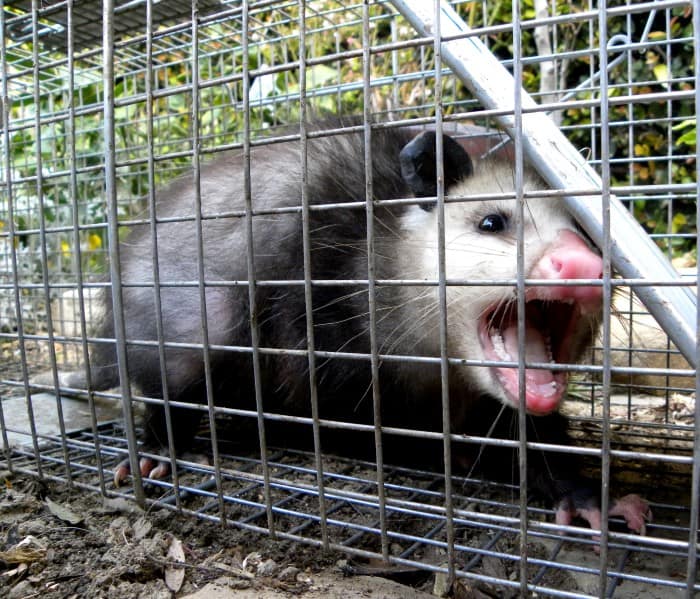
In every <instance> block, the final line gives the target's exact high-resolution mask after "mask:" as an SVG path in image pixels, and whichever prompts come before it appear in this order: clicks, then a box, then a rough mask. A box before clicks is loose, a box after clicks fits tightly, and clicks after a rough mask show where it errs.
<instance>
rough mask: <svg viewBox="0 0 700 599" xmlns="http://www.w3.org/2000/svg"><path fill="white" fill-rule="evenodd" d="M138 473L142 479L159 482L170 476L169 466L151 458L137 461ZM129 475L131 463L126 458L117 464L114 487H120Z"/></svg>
mask: <svg viewBox="0 0 700 599" xmlns="http://www.w3.org/2000/svg"><path fill="white" fill-rule="evenodd" d="M139 471H140V472H141V476H143V477H144V478H152V479H155V480H160V479H163V478H167V477H168V476H170V464H168V463H167V462H158V461H156V460H154V459H152V458H145V457H144V458H141V459H140V460H139ZM130 474H131V463H130V462H129V460H128V458H127V459H126V460H123V461H122V462H119V464H118V465H117V467H116V468H115V470H114V486H115V487H120V486H121V485H122V484H124V482H125V481H126V479H127V478H129V475H130Z"/></svg>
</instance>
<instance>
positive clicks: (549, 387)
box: [480, 297, 581, 414]
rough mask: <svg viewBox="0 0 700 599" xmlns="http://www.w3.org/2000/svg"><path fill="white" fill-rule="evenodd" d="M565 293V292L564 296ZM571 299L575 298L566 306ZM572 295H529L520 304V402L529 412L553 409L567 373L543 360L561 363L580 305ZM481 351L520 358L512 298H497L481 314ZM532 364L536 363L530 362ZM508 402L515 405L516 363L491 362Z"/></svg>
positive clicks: (500, 357) (509, 358)
mask: <svg viewBox="0 0 700 599" xmlns="http://www.w3.org/2000/svg"><path fill="white" fill-rule="evenodd" d="M567 299H568V298H567ZM570 304H574V306H571V305H570ZM575 304H576V302H575V301H572V302H569V301H551V300H541V299H538V298H536V297H535V298H532V299H530V300H528V301H527V303H526V305H525V311H526V312H525V316H526V322H525V343H524V348H523V349H524V352H523V353H524V356H523V358H524V360H525V362H526V363H527V364H528V367H527V368H526V370H525V384H526V388H525V402H526V407H527V410H528V412H530V413H532V414H548V413H550V412H552V411H553V410H555V409H556V408H557V406H558V405H559V402H560V400H561V398H562V396H563V395H564V392H565V391H566V381H567V375H566V373H565V372H563V371H560V370H552V369H550V368H548V367H545V366H542V365H549V364H559V363H566V361H567V360H568V359H569V357H570V355H571V347H570V343H571V341H572V333H571V332H572V330H575V329H576V327H577V326H578V324H579V323H578V318H579V317H580V316H581V313H580V311H578V310H577V309H576V307H575ZM480 340H481V344H482V347H483V349H484V356H485V357H486V359H488V360H492V361H497V362H510V363H511V364H512V363H513V362H515V363H517V362H518V361H519V358H520V355H521V352H520V351H519V349H520V348H519V345H520V344H519V338H518V320H517V310H516V303H515V301H512V302H508V303H505V304H499V305H498V306H497V307H495V308H494V309H493V310H492V311H489V312H487V313H486V314H485V316H484V318H483V319H482V321H481V325H480ZM533 364H537V365H538V366H536V367H533V366H532V365H533ZM492 371H493V374H494V375H495V378H496V380H497V381H498V383H499V384H500V386H501V388H502V390H503V393H504V394H505V398H506V399H507V400H508V402H509V403H511V404H513V405H516V406H517V405H518V404H519V402H520V397H521V393H520V390H519V388H518V387H519V381H520V377H519V374H518V369H517V368H513V367H512V365H511V366H505V365H504V366H498V365H496V366H494V367H493V368H492Z"/></svg>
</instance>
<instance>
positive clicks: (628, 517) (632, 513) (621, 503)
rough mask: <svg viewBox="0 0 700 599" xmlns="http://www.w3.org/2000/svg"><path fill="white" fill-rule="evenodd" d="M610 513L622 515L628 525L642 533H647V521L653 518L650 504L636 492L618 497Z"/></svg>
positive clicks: (611, 514)
mask: <svg viewBox="0 0 700 599" xmlns="http://www.w3.org/2000/svg"><path fill="white" fill-rule="evenodd" d="M608 515H610V516H622V517H623V518H624V519H625V522H627V527H628V528H629V529H630V530H633V531H634V532H637V533H639V534H640V535H644V534H646V532H647V522H649V521H651V519H652V513H651V508H650V507H649V504H648V503H647V502H646V501H645V500H644V499H642V498H641V497H640V496H639V495H635V494H634V493H631V494H630V495H625V496H624V497H620V499H617V500H616V501H615V502H614V503H613V504H612V506H611V507H610V509H609V510H608Z"/></svg>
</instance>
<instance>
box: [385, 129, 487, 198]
mask: <svg viewBox="0 0 700 599" xmlns="http://www.w3.org/2000/svg"><path fill="white" fill-rule="evenodd" d="M435 138H436V135H435V131H424V132H423V133H421V134H420V135H418V136H416V137H415V138H413V139H412V140H411V141H410V142H408V143H407V144H406V145H405V146H404V148H403V150H401V153H400V154H399V163H400V164H401V175H402V176H403V179H404V181H405V182H406V184H407V185H408V187H409V188H410V189H411V191H412V192H413V195H415V196H416V197H417V198H424V197H430V196H436V195H437V171H436V169H435ZM442 155H443V164H444V166H443V169H444V174H445V188H448V187H449V186H450V185H453V184H454V183H456V182H457V181H460V180H462V179H464V178H466V177H469V176H470V175H471V174H472V172H473V168H472V161H471V158H469V154H467V152H466V150H465V149H464V148H463V147H462V146H460V145H459V143H457V142H456V141H455V140H454V139H452V138H451V137H449V136H448V135H443V136H442ZM434 205H435V204H434V202H433V203H430V204H421V208H423V209H424V210H432V208H433V206H434Z"/></svg>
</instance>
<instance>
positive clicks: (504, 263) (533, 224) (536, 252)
mask: <svg viewBox="0 0 700 599" xmlns="http://www.w3.org/2000/svg"><path fill="white" fill-rule="evenodd" d="M542 185H543V184H542V183H541V181H539V180H537V179H536V178H535V177H532V176H530V177H527V178H526V182H525V186H524V188H525V191H526V192H527V191H531V190H536V189H538V188H539V189H541V188H542ZM514 187H515V186H514V181H513V172H512V170H511V169H510V168H508V166H507V165H503V166H500V165H499V164H496V165H487V166H482V167H481V168H479V169H478V170H477V172H476V173H475V174H474V175H473V176H471V177H469V178H468V179H467V180H466V181H464V182H463V183H460V184H458V185H457V186H455V187H454V188H453V189H450V190H448V196H449V197H450V198H456V197H461V196H464V197H470V196H487V195H491V196H492V199H483V200H477V201H469V200H467V201H463V202H462V201H459V202H449V201H448V202H447V203H446V204H445V250H446V254H445V259H446V276H447V279H448V287H447V305H448V307H447V320H448V325H447V326H448V345H449V347H448V352H449V355H450V356H451V357H461V358H466V359H468V360H484V359H487V360H492V361H493V360H494V355H493V354H494V351H496V353H497V354H498V356H497V357H496V358H495V359H497V360H498V359H499V357H500V358H501V359H503V360H504V361H511V362H512V361H515V362H517V352H515V351H505V352H504V351H503V343H502V342H503V338H499V335H498V334H496V335H495V337H496V340H495V342H494V338H493V337H491V338H490V340H487V341H485V342H480V341H477V340H479V339H480V335H481V338H482V339H483V338H484V326H485V325H484V321H485V320H488V319H485V318H484V316H485V315H486V314H489V313H493V310H494V306H498V305H499V304H500V305H502V304H504V303H506V302H507V301H511V300H513V299H514V298H515V288H514V287H513V286H508V285H499V286H496V285H494V286H468V285H466V286H465V285H454V286H453V285H449V282H450V281H456V280H460V281H463V280H507V281H513V280H514V279H516V277H517V268H516V266H517V247H516V244H517V225H516V210H517V204H516V200H515V199H504V198H493V196H494V194H503V195H506V196H508V195H509V196H511V198H512V197H513V196H514V193H513V192H514ZM437 217H438V210H437V208H433V209H432V210H431V211H425V210H423V209H421V208H420V207H418V206H415V207H412V208H411V209H410V210H408V211H407V213H406V214H405V215H404V216H403V217H402V223H401V225H402V232H401V237H402V240H403V242H404V243H405V246H406V247H405V248H404V252H403V253H402V256H401V258H400V260H401V262H402V267H403V268H404V270H403V271H402V272H403V273H405V278H416V279H437V278H438V246H437V230H438V225H437ZM562 230H569V231H572V232H575V230H576V229H575V225H574V222H573V220H572V218H571V217H570V216H569V215H568V214H567V213H566V212H565V211H564V209H563V207H562V206H561V200H559V199H556V198H553V199H552V198H550V199H545V198H541V197H533V198H527V199H526V200H525V206H524V226H523V236H524V248H525V252H524V259H525V268H524V272H525V276H526V277H527V276H528V275H529V274H530V273H531V271H532V269H533V267H534V265H535V264H537V263H538V261H539V260H540V258H541V257H542V256H543V255H544V254H545V253H546V252H547V251H548V248H551V247H552V245H553V244H554V243H555V240H556V239H557V237H558V236H559V235H560V232H561V231H562ZM431 295H432V297H431V299H430V302H434V303H432V305H433V306H434V307H435V309H434V310H432V311H431V312H432V314H434V318H432V319H430V320H432V322H428V321H424V322H423V326H424V327H426V328H430V329H432V331H433V334H430V333H429V334H428V335H424V336H423V341H424V342H426V341H428V338H430V340H431V341H430V343H435V342H436V340H437V338H438V335H437V331H438V330H439V329H438V320H437V315H438V310H437V301H436V298H437V289H435V288H434V289H433V290H432V293H431ZM569 301H570V300H569ZM533 305H534V303H533ZM546 307H547V304H545V308H544V309H543V308H538V309H537V310H538V311H539V312H545V313H546ZM539 316H540V315H539V314H537V315H535V317H534V319H535V320H538V317H539ZM499 318H502V319H503V320H506V319H505V318H503V317H502V316H499ZM572 320H573V319H572ZM592 320H593V318H592ZM564 324H565V325H566V326H565V328H568V324H567V321H566V317H565V323H564ZM528 326H529V325H528ZM591 326H593V325H592V324H591V323H587V322H586V323H583V325H582V328H585V327H587V328H588V329H589V330H590V328H591ZM494 328H497V327H494ZM510 328H511V334H510V335H509V336H508V337H509V339H510V343H511V349H512V343H513V338H512V327H510ZM531 330H532V331H533V332H532V337H533V338H535V339H537V338H538V334H537V333H536V332H534V329H528V331H531ZM579 336H580V335H579ZM486 337H487V338H488V337H489V335H488V334H486ZM549 337H550V336H549V334H548V333H547V332H545V333H543V335H542V339H540V340H539V341H541V342H538V341H536V342H534V343H533V344H532V347H533V348H534V349H530V348H528V349H527V352H526V357H527V359H528V360H529V361H532V362H542V361H545V362H547V361H549V362H551V361H554V358H553V357H552V352H551V348H550V345H551V344H550V339H549ZM568 341H569V340H567V342H568ZM492 342H494V343H492ZM507 343H508V342H506V344H507ZM538 344H539V347H537V346H538ZM494 345H495V346H500V347H499V348H498V349H497V350H494V349H493V346H494ZM484 346H486V347H487V348H488V349H487V351H486V352H485V350H484ZM423 348H424V349H425V350H427V351H430V352H431V353H432V352H435V351H436V350H438V351H439V347H432V348H428V347H426V346H425V345H424V346H423ZM485 353H490V355H485ZM556 353H557V352H555V354H556ZM513 356H515V357H513ZM566 357H567V358H570V357H572V356H566ZM459 371H460V372H461V373H463V377H462V378H463V379H464V381H463V382H464V384H465V385H468V386H470V387H476V389H477V390H479V391H482V392H486V393H489V394H491V395H494V396H496V397H498V398H499V399H500V400H502V401H503V402H505V403H507V404H509V405H513V404H516V405H517V395H518V390H517V385H516V383H515V382H514V380H515V379H517V370H514V369H512V368H511V369H503V368H486V367H478V366H474V367H470V368H466V369H463V368H460V369H459ZM527 372H528V381H527V386H528V392H529V391H530V389H533V388H536V389H535V392H534V395H535V396H538V395H539V396H542V395H544V396H545V397H544V398H542V397H535V398H534V399H533V398H532V397H530V395H531V394H529V393H528V397H527V409H528V410H529V411H531V412H533V413H547V412H549V411H551V410H553V409H555V408H556V405H558V402H559V400H560V399H561V395H563V393H564V391H565V386H566V380H565V375H564V374H563V373H561V374H559V373H554V374H552V373H548V375H545V374H542V373H545V372H546V371H545V370H539V371H536V370H531V369H528V371H527ZM530 375H532V376H530ZM549 375H551V376H549ZM548 377H549V378H548ZM514 385H516V386H515V388H514ZM550 385H551V387H552V390H550V389H549V386H550ZM514 396H515V397H514ZM546 396H552V397H551V398H550V397H546ZM531 400H532V401H531Z"/></svg>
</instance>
